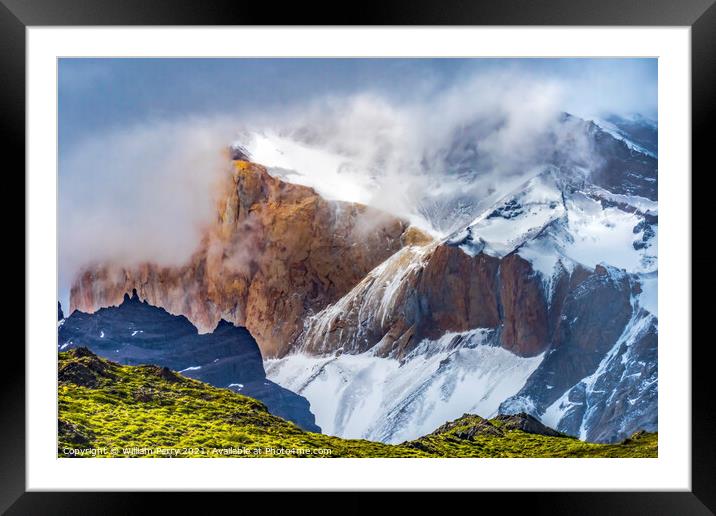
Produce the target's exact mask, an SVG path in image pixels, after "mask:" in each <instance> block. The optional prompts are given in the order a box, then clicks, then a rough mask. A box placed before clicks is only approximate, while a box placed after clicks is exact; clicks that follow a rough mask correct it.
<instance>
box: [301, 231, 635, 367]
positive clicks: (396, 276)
mask: <svg viewBox="0 0 716 516" xmlns="http://www.w3.org/2000/svg"><path fill="white" fill-rule="evenodd" d="M589 274H590V273H589V272H588V271H586V270H585V269H583V268H581V267H576V268H575V269H574V271H573V272H567V271H566V270H565V271H564V273H563V274H562V275H561V276H560V277H559V281H558V287H557V288H556V290H555V293H554V294H553V295H552V297H551V299H550V300H548V293H547V292H546V291H545V288H544V284H543V281H542V280H541V279H540V277H539V276H538V274H537V273H536V272H535V271H534V270H533V268H532V265H531V264H530V263H529V262H528V261H527V260H525V259H524V258H522V257H520V256H519V255H518V254H516V253H512V254H509V255H507V256H506V257H504V258H496V257H492V256H489V255H487V254H484V253H478V254H477V255H475V256H470V255H469V254H467V253H465V252H464V251H463V250H461V249H460V248H459V247H456V246H453V245H450V244H446V243H442V244H428V245H424V246H412V247H407V248H405V249H403V250H401V251H400V252H399V253H396V254H395V255H394V256H392V257H391V258H390V259H388V260H387V261H386V262H385V263H384V264H382V265H381V266H380V267H378V268H376V270H374V271H371V273H370V274H369V275H368V276H367V277H366V278H365V279H364V280H363V281H362V282H361V283H359V284H358V285H357V286H356V287H355V288H354V289H353V290H351V292H349V293H348V294H347V295H346V296H345V297H344V298H343V299H341V300H339V301H338V302H337V303H335V304H334V305H331V306H329V307H327V308H326V309H325V310H323V311H322V312H319V313H318V314H316V315H315V316H313V317H310V318H309V319H308V321H307V323H306V329H305V330H304V332H303V333H302V334H301V335H299V337H298V338H297V342H296V344H295V347H296V348H302V349H303V350H304V351H308V352H311V353H329V352H333V351H336V350H342V351H343V352H348V353H360V352H363V351H365V350H367V349H370V348H372V347H373V346H377V353H378V354H379V355H380V356H393V357H397V358H401V357H403V356H405V354H406V353H408V352H410V351H411V350H412V349H414V348H415V346H416V345H417V344H419V343H420V342H421V341H422V340H423V339H437V338H439V337H440V336H442V335H444V334H445V333H447V332H465V331H468V330H471V329H474V328H491V329H500V331H501V337H500V343H501V345H502V346H503V347H504V348H505V349H508V350H509V351H511V352H513V353H515V354H516V355H519V356H523V357H530V356H536V355H539V354H540V353H542V352H543V351H545V350H546V349H547V348H548V347H550V345H551V344H552V337H553V336H554V335H555V331H556V329H557V327H558V326H559V324H558V320H559V318H560V317H561V315H562V304H563V302H564V299H565V298H566V297H567V295H568V294H569V293H571V292H572V291H573V290H574V289H575V288H576V287H577V286H578V285H579V284H581V282H582V281H584V279H585V278H586V277H588V276H589ZM620 307H621V305H618V306H615V307H614V309H615V310H616V309H619V308H620ZM598 351H601V349H600V350H598Z"/></svg>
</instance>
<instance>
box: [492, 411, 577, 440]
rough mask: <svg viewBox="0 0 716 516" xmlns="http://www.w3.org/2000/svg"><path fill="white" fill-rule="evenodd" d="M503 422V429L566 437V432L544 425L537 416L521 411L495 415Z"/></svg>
mask: <svg viewBox="0 0 716 516" xmlns="http://www.w3.org/2000/svg"><path fill="white" fill-rule="evenodd" d="M495 419H496V420H497V421H500V422H501V423H502V426H501V427H500V428H502V429H503V430H521V431H523V432H526V433H528V434H537V435H546V436H549V437H564V434H561V433H560V432H557V431H556V430H554V429H552V428H550V427H548V426H545V425H543V424H542V423H541V422H540V421H539V420H538V419H537V418H535V417H533V416H531V415H529V414H525V413H524V412H520V413H519V414H509V415H508V414H499V415H498V416H497V417H495Z"/></svg>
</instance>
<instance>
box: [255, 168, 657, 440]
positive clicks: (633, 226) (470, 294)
mask: <svg viewBox="0 0 716 516" xmlns="http://www.w3.org/2000/svg"><path fill="white" fill-rule="evenodd" d="M638 159H643V156H639V157H638ZM657 234H658V226H657V211H656V203H655V202H654V201H651V200H649V199H647V198H645V197H641V196H631V195H626V194H613V193H612V192H610V191H608V190H605V189H603V188H602V187H599V186H597V185H595V184H594V183H592V182H591V178H590V177H589V176H587V175H585V174H584V173H583V172H582V171H580V170H574V169H566V170H565V169H551V170H550V169H548V170H546V171H545V172H544V173H542V174H540V175H539V176H537V177H535V178H534V179H532V180H530V181H528V182H527V183H525V184H523V185H521V186H520V187H519V188H518V189H517V190H516V191H515V192H514V193H512V194H510V195H508V196H506V197H505V198H504V199H502V200H500V201H498V202H497V204H496V205H495V206H494V207H492V208H490V209H488V210H486V211H485V213H484V214H482V215H480V216H479V217H477V219H475V221H474V222H473V223H472V224H470V225H469V226H468V227H466V228H465V229H464V230H461V231H458V232H456V233H454V234H453V235H451V236H449V237H448V238H446V239H444V240H442V241H439V242H428V243H421V242H418V243H414V244H412V245H408V246H406V247H404V248H403V249H401V250H400V251H398V252H397V253H395V254H394V255H393V256H391V257H390V258H388V259H387V260H386V261H385V262H384V263H382V264H381V265H379V266H378V267H376V268H375V269H374V270H372V271H371V272H370V273H368V275H367V276H366V277H365V278H364V279H363V280H362V281H361V282H360V283H358V284H357V285H356V286H355V287H354V288H353V289H351V290H350V292H348V293H347V294H346V295H345V296H343V297H342V298H341V299H339V300H338V301H336V302H335V303H332V304H331V305H329V306H327V307H326V308H324V309H323V310H322V311H320V312H318V313H316V314H315V315H312V316H310V317H308V318H307V319H306V322H305V326H304V330H303V332H301V333H300V334H299V335H298V336H297V338H296V340H295V343H294V345H293V348H294V349H295V350H297V351H298V352H299V354H298V356H295V357H294V356H289V357H287V358H286V359H285V360H278V361H272V362H271V363H270V364H269V366H268V367H267V370H268V374H269V377H272V378H276V379H277V381H279V382H280V383H281V382H283V383H284V384H285V385H291V386H292V387H294V388H295V389H296V390H297V392H301V393H304V395H306V396H307V397H308V398H309V399H311V400H315V401H316V402H319V400H320V402H321V403H325V404H326V406H330V407H333V402H330V401H329V400H327V399H325V396H323V395H322V394H321V393H322V392H323V391H325V390H326V389H328V390H329V391H330V392H332V393H333V392H337V393H341V394H339V395H337V396H339V397H340V400H341V403H340V405H339V406H337V407H335V408H331V409H330V410H328V409H327V410H326V414H334V415H335V417H334V418H333V419H330V418H326V415H325V414H319V419H320V420H321V424H322V426H324V427H325V428H328V429H330V431H334V432H337V433H338V435H343V433H346V434H350V435H351V436H356V437H361V436H362V437H369V438H373V439H379V440H385V441H388V442H392V441H393V440H397V439H405V438H410V435H412V434H415V433H416V432H419V431H420V429H421V428H422V427H421V426H420V425H421V424H422V422H423V421H425V420H426V419H427V418H429V417H433V415H434V414H435V413H440V414H444V413H448V412H449V413H451V414H452V413H453V412H452V411H453V410H454V411H458V410H464V409H467V410H468V411H473V412H475V413H479V414H482V415H484V416H486V417H490V416H492V415H494V414H496V413H498V412H501V413H506V414H513V413H520V412H526V413H529V414H532V415H533V416H535V417H538V418H541V419H542V420H543V422H545V423H546V424H548V425H550V426H552V427H554V428H557V429H558V430H560V431H564V432H567V433H570V434H572V435H577V436H579V437H581V438H583V439H586V440H590V441H600V442H614V441H617V440H619V439H622V438H624V437H626V436H628V435H630V434H631V433H633V432H634V431H636V430H642V429H643V430H648V431H652V430H655V429H656V426H657V423H656V421H657V411H656V404H657V371H656V340H657V339H656V336H657V333H658V329H657V324H658V323H657V318H656V277H657V262H656V254H655V251H656V238H657ZM617 243H618V245H617ZM625 244H626V245H625ZM496 348H499V350H497V349H496ZM301 353H302V354H301ZM347 355H348V356H347ZM351 355H352V356H356V358H350V356H351ZM313 357H315V358H313ZM498 372H499V374H497V373H498ZM368 379H373V380H374V381H373V383H375V384H377V385H380V386H381V387H380V389H381V390H383V391H386V392H385V393H384V394H379V393H377V392H376V393H375V397H376V399H375V400H374V401H372V402H371V403H372V405H371V406H372V407H373V408H372V409H371V411H372V412H370V413H367V408H366V407H364V406H362V405H357V404H354V402H353V401H352V398H351V397H350V392H349V390H350V391H351V392H352V391H354V390H359V391H361V392H364V391H366V390H367V391H368V392H371V389H373V387H371V386H369V385H368V383H369V382H368ZM346 385H348V386H353V387H352V388H351V389H347V388H345V386H346ZM344 391H345V392H344ZM332 396H333V395H332ZM497 400H500V401H497ZM450 417H452V416H450ZM406 429H407V430H406ZM411 433H412V434H411Z"/></svg>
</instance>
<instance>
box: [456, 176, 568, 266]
mask: <svg viewBox="0 0 716 516" xmlns="http://www.w3.org/2000/svg"><path fill="white" fill-rule="evenodd" d="M557 181H558V179H557V177H556V173H555V172H553V171H551V170H548V171H546V172H544V173H542V174H539V175H538V176H537V177H535V178H533V179H531V180H529V181H528V182H526V183H525V184H524V185H523V186H522V187H521V188H520V189H519V192H518V193H517V194H512V195H509V196H507V197H505V198H503V199H502V200H501V201H499V202H498V203H497V204H496V205H495V206H494V207H493V208H490V209H489V210H487V211H485V212H484V213H483V214H482V215H480V216H479V217H478V218H477V219H475V221H473V223H472V224H470V225H469V226H468V227H467V228H465V230H463V231H460V232H458V233H457V234H455V235H453V236H451V237H450V239H449V240H448V242H450V243H460V248H461V249H462V250H463V251H465V252H466V253H468V254H470V255H472V256H474V255H476V254H477V253H479V252H484V253H486V254H489V255H491V256H498V257H502V256H505V255H506V254H509V253H510V252H512V251H513V250H514V249H516V248H517V247H519V246H520V245H521V244H522V243H524V242H525V241H527V240H529V239H530V238H533V237H535V236H536V235H537V234H538V233H539V232H540V231H542V229H543V228H544V227H545V226H547V225H548V224H549V223H551V222H552V221H554V220H556V219H558V218H559V217H560V216H562V214H563V213H564V211H565V207H564V204H563V202H562V191H561V189H560V188H559V185H558V184H557Z"/></svg>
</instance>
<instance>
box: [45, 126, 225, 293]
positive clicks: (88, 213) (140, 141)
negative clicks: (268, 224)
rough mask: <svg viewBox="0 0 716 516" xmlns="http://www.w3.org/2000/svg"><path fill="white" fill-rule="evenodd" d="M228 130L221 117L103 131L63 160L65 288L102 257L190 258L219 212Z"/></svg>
mask: <svg viewBox="0 0 716 516" xmlns="http://www.w3.org/2000/svg"><path fill="white" fill-rule="evenodd" d="M230 134H231V132H229V131H228V129H227V126H226V123H225V122H222V121H221V120H218V119H201V118H191V119H184V120H181V121H174V122H167V121H164V122H153V123H147V124H142V125H137V126H134V127H130V128H126V129H124V130H120V131H112V132H109V133H106V134H99V135H97V136H96V137H94V138H91V139H89V140H86V141H85V142H84V143H82V144H80V145H78V146H76V147H74V149H73V150H72V152H71V153H70V154H69V155H67V156H65V157H63V158H64V159H61V161H60V170H61V173H60V184H59V200H58V201H59V213H58V219H59V228H58V232H59V269H60V289H61V291H62V290H66V289H67V288H69V285H70V283H71V282H72V280H73V278H74V275H75V274H76V273H77V272H78V270H79V269H80V268H81V267H83V266H85V265H88V264H91V263H98V262H109V263H112V262H114V263H120V264H127V265H131V264H136V263H140V262H142V261H154V262H158V263H161V264H166V265H178V264H181V263H183V262H185V261H186V260H187V259H188V258H189V256H190V255H191V253H192V252H193V251H194V250H195V249H196V246H197V243H198V242H199V239H200V236H201V234H202V231H203V229H204V228H205V227H206V226H207V225H208V224H209V223H211V221H212V220H213V217H214V216H215V210H214V201H215V197H214V193H215V188H216V187H217V182H218V181H220V180H221V178H222V176H223V174H225V173H228V172H227V162H226V156H225V154H224V152H222V151H223V150H224V149H225V144H224V145H222V142H226V141H228V140H230Z"/></svg>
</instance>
